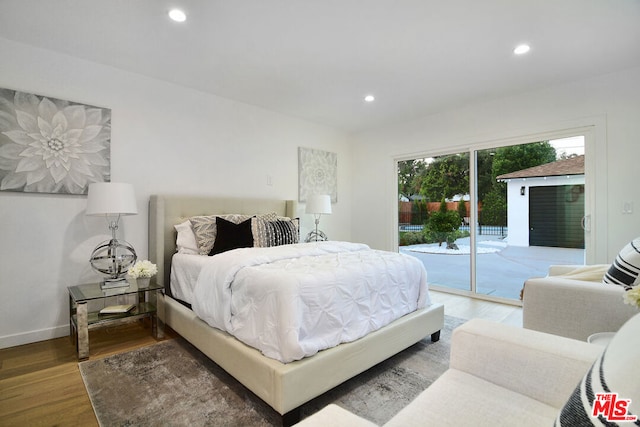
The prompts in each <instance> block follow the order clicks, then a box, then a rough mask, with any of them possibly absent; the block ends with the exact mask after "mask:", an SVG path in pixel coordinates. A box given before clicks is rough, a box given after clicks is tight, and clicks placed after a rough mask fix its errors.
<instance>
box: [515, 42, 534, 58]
mask: <svg viewBox="0 0 640 427" xmlns="http://www.w3.org/2000/svg"><path fill="white" fill-rule="evenodd" d="M530 50H531V47H530V46H529V45H528V44H521V45H519V46H516V48H515V49H513V53H515V54H516V55H524V54H525V53H527V52H529V51H530Z"/></svg>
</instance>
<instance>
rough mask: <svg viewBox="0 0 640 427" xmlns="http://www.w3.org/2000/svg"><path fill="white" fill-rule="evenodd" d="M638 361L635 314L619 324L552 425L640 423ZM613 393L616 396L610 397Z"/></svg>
mask: <svg viewBox="0 0 640 427" xmlns="http://www.w3.org/2000/svg"><path fill="white" fill-rule="evenodd" d="M639 360H640V314H637V315H635V316H633V317H632V318H631V319H629V320H628V321H627V322H626V323H625V324H624V325H622V328H620V330H619V331H618V333H616V335H615V336H614V337H613V338H612V339H611V342H610V343H609V346H608V347H607V349H606V350H605V351H604V353H602V356H600V358H598V360H596V361H595V363H594V364H593V366H592V367H591V369H589V371H588V372H587V373H586V375H585V376H584V378H582V381H580V383H579V384H578V386H577V387H576V389H575V390H574V392H573V394H572V395H571V397H569V400H568V401H567V403H565V405H564V407H563V408H562V409H561V410H560V413H559V414H558V418H557V419H556V422H555V424H554V425H555V427H577V426H580V427H582V426H585V427H586V426H611V427H614V426H618V425H620V426H640V387H638V379H639V378H640V363H639V362H638V361H639ZM613 393H617V395H616V396H615V397H614V396H613ZM607 396H608V397H609V399H610V400H607ZM625 401H628V402H626V403H625ZM616 402H617V405H614V404H615V403H616ZM594 405H596V407H595V410H594ZM614 410H615V411H616V412H614ZM634 418H635V420H634ZM625 419H626V420H625ZM627 420H628V421H627ZM619 423H622V424H619Z"/></svg>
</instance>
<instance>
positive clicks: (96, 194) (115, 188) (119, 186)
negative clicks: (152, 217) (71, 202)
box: [86, 182, 138, 215]
mask: <svg viewBox="0 0 640 427" xmlns="http://www.w3.org/2000/svg"><path fill="white" fill-rule="evenodd" d="M137 213H138V206H137V205H136V196H135V192H134V191H133V185H131V184H125V183H122V182H96V183H93V184H89V194H88V197H87V211H86V214H87V215H136V214H137Z"/></svg>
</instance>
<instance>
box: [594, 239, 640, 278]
mask: <svg viewBox="0 0 640 427" xmlns="http://www.w3.org/2000/svg"><path fill="white" fill-rule="evenodd" d="M638 275H640V237H638V238H636V239H634V240H633V241H631V242H630V243H628V244H627V245H626V246H625V247H624V248H622V250H621V251H620V253H619V254H618V255H617V256H616V259H615V260H614V261H613V264H611V267H609V270H608V271H607V272H606V273H605V274H604V277H603V278H602V281H603V282H604V283H610V284H613V285H619V286H622V287H624V288H625V290H629V289H631V287H632V286H633V285H634V284H636V282H637V280H638Z"/></svg>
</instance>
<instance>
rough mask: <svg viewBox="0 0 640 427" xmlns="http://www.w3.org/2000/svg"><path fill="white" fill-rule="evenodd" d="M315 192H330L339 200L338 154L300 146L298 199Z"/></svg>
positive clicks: (333, 198) (303, 200) (335, 200)
mask: <svg viewBox="0 0 640 427" xmlns="http://www.w3.org/2000/svg"><path fill="white" fill-rule="evenodd" d="M315 194H329V195H330V196H331V202H332V203H336V202H337V201H338V154H336V153H331V152H329V151H322V150H314V149H311V148H303V147H298V200H299V201H300V202H306V200H307V197H309V196H313V195H315Z"/></svg>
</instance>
